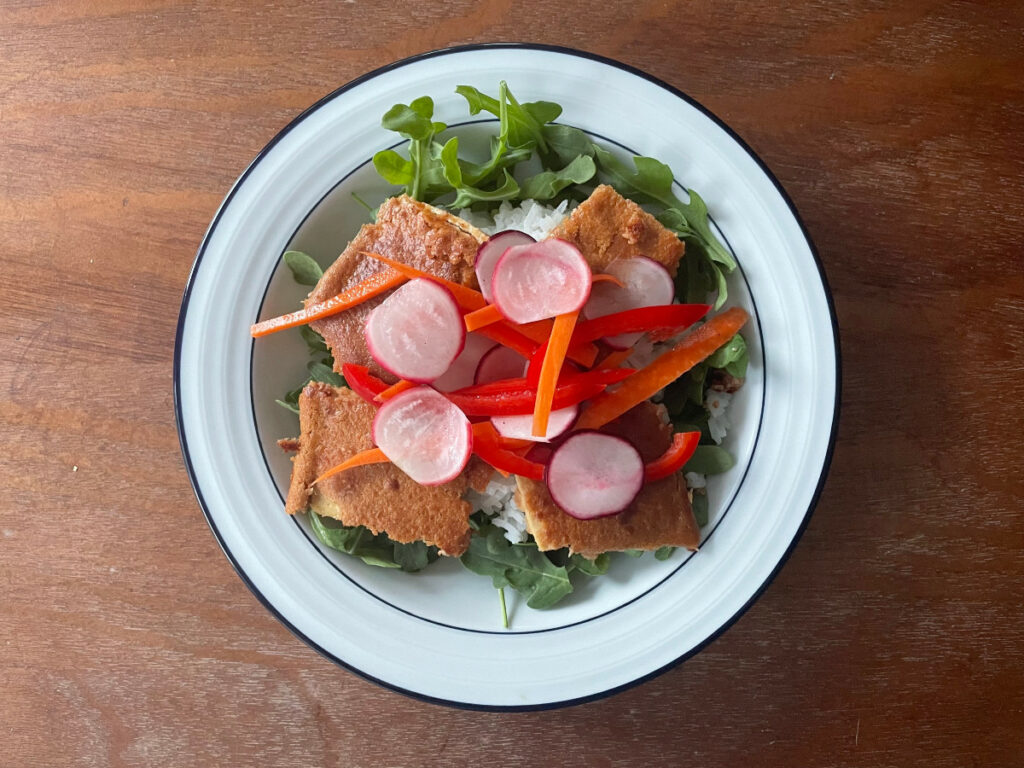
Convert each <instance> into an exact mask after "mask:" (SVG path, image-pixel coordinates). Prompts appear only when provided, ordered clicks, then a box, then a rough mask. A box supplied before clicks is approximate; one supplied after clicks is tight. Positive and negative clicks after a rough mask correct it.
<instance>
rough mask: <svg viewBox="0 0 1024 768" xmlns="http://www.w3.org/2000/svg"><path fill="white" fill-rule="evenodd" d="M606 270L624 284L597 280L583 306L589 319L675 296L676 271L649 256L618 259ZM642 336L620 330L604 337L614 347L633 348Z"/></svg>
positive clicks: (584, 313)
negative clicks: (620, 285)
mask: <svg viewBox="0 0 1024 768" xmlns="http://www.w3.org/2000/svg"><path fill="white" fill-rule="evenodd" d="M605 272H606V273H608V274H609V275H613V276H614V277H617V278H619V280H621V281H622V284H623V286H624V287H621V288H620V287H619V286H617V285H615V284H614V283H597V284H596V285H595V286H594V288H593V290H592V291H591V292H590V299H589V300H588V301H587V305H586V306H585V307H584V308H583V315H584V316H585V317H586V318H587V319H588V320H589V319H593V318H595V317H603V316H604V315H610V314H612V313H614V312H624V311H626V310H627V309H639V308H640V307H656V306H661V305H663V304H671V303H672V299H673V298H675V294H676V287H675V283H674V282H673V281H672V275H670V274H669V273H668V270H667V269H665V268H664V267H663V266H662V265H661V264H659V263H658V262H656V261H654V260H653V259H648V258H647V257H646V256H636V257H634V258H629V259H616V260H615V261H613V262H612V263H611V264H609V265H608V267H607V268H606V269H605ZM641 336H643V334H642V333H620V334H619V335H617V336H607V337H605V339H604V341H605V342H606V343H607V344H608V346H610V347H613V348H614V349H629V348H630V347H632V346H633V345H634V344H636V342H637V341H638V340H639V339H640V337H641Z"/></svg>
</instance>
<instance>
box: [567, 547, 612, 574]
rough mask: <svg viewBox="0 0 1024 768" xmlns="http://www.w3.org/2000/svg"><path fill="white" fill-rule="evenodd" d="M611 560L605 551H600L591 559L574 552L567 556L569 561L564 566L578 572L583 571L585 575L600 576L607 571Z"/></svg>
mask: <svg viewBox="0 0 1024 768" xmlns="http://www.w3.org/2000/svg"><path fill="white" fill-rule="evenodd" d="M611 562H612V558H611V555H609V554H608V553H607V552H602V553H601V554H600V555H598V556H597V557H595V558H594V559H593V560H590V559H588V558H586V557H584V556H583V555H581V554H574V555H571V556H570V557H569V562H568V563H567V564H566V568H567V569H570V570H577V571H579V572H580V573H585V574H586V575H587V576H600V575H602V574H605V573H608V567H609V566H610V565H611Z"/></svg>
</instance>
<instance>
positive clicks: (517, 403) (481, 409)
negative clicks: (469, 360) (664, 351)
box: [445, 382, 605, 416]
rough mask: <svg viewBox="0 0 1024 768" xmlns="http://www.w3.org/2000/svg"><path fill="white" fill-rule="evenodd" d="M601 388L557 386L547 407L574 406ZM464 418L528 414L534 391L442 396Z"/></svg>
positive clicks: (451, 393)
mask: <svg viewBox="0 0 1024 768" xmlns="http://www.w3.org/2000/svg"><path fill="white" fill-rule="evenodd" d="M604 388H605V385H604V384H588V383H585V382H573V383H570V384H565V385H560V386H559V387H558V389H556V390H555V397H554V400H553V402H552V404H551V408H552V409H553V410H557V409H559V408H568V407H569V406H570V405H578V404H579V403H582V402H583V401H584V400H589V399H590V398H592V397H596V396H597V395H599V394H601V393H602V392H603V391H604ZM445 397H447V398H448V399H449V400H451V401H452V402H453V403H455V405H457V406H458V407H459V408H460V409H462V412H463V413H464V414H466V415H467V416H522V415H524V414H528V413H530V414H532V413H533V407H534V402H535V401H536V399H537V390H536V389H520V390H516V391H506V392H490V393H483V394H479V393H478V394H466V390H459V391H458V392H449V393H448V394H447V395H445Z"/></svg>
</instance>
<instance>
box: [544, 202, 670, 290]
mask: <svg viewBox="0 0 1024 768" xmlns="http://www.w3.org/2000/svg"><path fill="white" fill-rule="evenodd" d="M551 234H552V235H553V236H554V237H561V238H562V239H564V240H568V241H569V242H571V243H573V244H575V246H576V247H577V248H579V249H580V251H581V252H582V253H583V256H584V257H585V258H586V260H587V261H588V262H589V263H590V267H591V268H592V269H593V270H594V271H595V272H603V271H604V270H605V269H606V268H607V267H608V265H609V264H611V263H612V262H613V261H615V259H622V258H633V257H634V256H646V257H647V258H649V259H654V260H655V261H656V262H658V263H659V264H661V265H663V266H664V267H665V268H666V269H668V271H669V273H670V274H671V275H672V276H673V277H675V275H676V270H677V269H678V268H679V260H680V259H681V258H682V257H683V242H682V240H680V239H679V238H678V237H676V235H675V233H673V232H671V231H669V230H668V229H666V228H665V227H664V226H662V224H661V222H659V221H658V220H657V219H656V218H654V217H653V216H652V215H651V214H649V213H647V211H645V210H644V209H643V208H641V207H640V206H639V205H637V204H636V203H634V202H633V201H632V200H627V199H626V198H624V197H623V196H622V195H620V194H619V193H618V192H616V191H615V190H614V189H612V188H611V187H609V186H608V185H607V184H602V185H601V186H599V187H598V188H597V189H595V190H594V191H593V192H592V193H591V195H590V197H588V198H587V199H586V200H584V201H583V202H582V203H580V204H579V207H577V208H576V209H575V210H574V211H573V212H572V213H571V214H569V217H568V218H567V219H566V220H565V221H563V222H562V223H561V224H559V225H558V226H557V227H555V229H554V231H552V233H551Z"/></svg>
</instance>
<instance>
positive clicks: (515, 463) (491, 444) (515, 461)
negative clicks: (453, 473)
mask: <svg viewBox="0 0 1024 768" xmlns="http://www.w3.org/2000/svg"><path fill="white" fill-rule="evenodd" d="M488 426H490V425H488ZM473 452H474V453H475V454H476V455H477V456H479V457H480V458H481V459H483V460H484V461H486V462H487V463H488V464H490V465H491V466H492V467H494V468H495V469H496V470H498V471H499V472H501V473H502V474H506V475H519V476H520V477H526V478H529V479H530V480H543V479H544V465H543V464H537V463H536V462H533V461H530V460H528V459H524V458H523V457H522V456H520V455H519V454H517V453H514V452H512V451H510V450H508V449H506V448H503V447H502V446H501V442H500V437H498V435H497V432H495V431H494V427H491V430H490V431H486V430H480V431H479V433H478V432H477V430H474V439H473Z"/></svg>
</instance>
